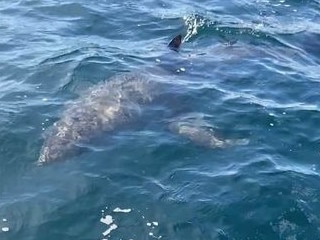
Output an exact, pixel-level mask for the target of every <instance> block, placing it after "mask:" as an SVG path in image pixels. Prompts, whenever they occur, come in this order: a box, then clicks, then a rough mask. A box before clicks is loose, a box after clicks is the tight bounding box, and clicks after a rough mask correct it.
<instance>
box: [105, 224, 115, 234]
mask: <svg viewBox="0 0 320 240" xmlns="http://www.w3.org/2000/svg"><path fill="white" fill-rule="evenodd" d="M117 228H118V226H117V225H116V224H112V225H111V226H110V227H109V228H108V229H107V230H106V231H104V232H103V233H102V235H103V236H107V235H109V234H110V233H111V231H113V230H115V229H117Z"/></svg>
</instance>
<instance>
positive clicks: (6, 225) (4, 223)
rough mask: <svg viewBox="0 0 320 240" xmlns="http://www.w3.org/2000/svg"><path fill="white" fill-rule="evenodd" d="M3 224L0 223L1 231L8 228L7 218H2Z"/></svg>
mask: <svg viewBox="0 0 320 240" xmlns="http://www.w3.org/2000/svg"><path fill="white" fill-rule="evenodd" d="M2 222H3V224H1V225H2V226H1V232H9V230H10V228H9V227H8V224H7V222H8V220H7V219H6V218H2Z"/></svg>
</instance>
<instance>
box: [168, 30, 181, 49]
mask: <svg viewBox="0 0 320 240" xmlns="http://www.w3.org/2000/svg"><path fill="white" fill-rule="evenodd" d="M181 43H182V36H181V34H179V35H178V36H176V37H174V38H173V39H172V40H171V42H170V43H169V44H168V47H169V48H170V49H171V50H173V51H176V52H177V51H178V50H179V47H180V45H181Z"/></svg>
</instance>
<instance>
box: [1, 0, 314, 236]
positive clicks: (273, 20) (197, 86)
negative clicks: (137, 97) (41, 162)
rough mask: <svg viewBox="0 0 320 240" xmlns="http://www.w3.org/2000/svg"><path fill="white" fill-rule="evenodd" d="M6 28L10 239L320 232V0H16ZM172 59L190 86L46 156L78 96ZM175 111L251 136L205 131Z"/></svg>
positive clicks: (4, 127) (5, 209) (4, 193)
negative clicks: (184, 124) (211, 136)
mask: <svg viewBox="0 0 320 240" xmlns="http://www.w3.org/2000/svg"><path fill="white" fill-rule="evenodd" d="M0 32H1V35H0V36H1V37H0V63H1V64H0V239H1V240H11V239H12V240H17V239H20V240H43V239H46V240H56V239H59V240H64V239H66V240H69V239H77V240H80V239H83V240H87V239H88V240H89V239H90V240H91V239H110V240H113V239H122V240H129V239H133V240H141V239H150V240H151V239H170V240H173V239H175V240H180V239H181V240H185V239H190V240H191V239H193V240H195V239H201V240H202V239H203V240H208V239H219V240H229V239H230V240H231V239H232V240H276V239H288V240H295V239H297V240H299V239H308V240H315V239H320V167H319V166H320V130H319V123H320V107H319V100H320V91H319V89H320V70H319V69H320V2H319V0H255V1H254V0H244V1H239V0H231V1H218V0H216V1H212V0H203V1H199V2H197V1H191V0H178V1H168V0H162V1H151V0H142V1H116V0H100V1H98V0H92V1H84V0H78V1H58V0H56V1H54V0H44V1H35V0H19V1H18V0H10V1H9V0H2V1H1V2H0ZM179 33H181V34H183V36H184V43H183V45H182V47H181V49H180V51H179V52H178V53H177V52H173V51H170V50H168V49H167V47H166V45H167V44H168V42H169V41H170V39H171V38H172V37H174V36H175V35H177V34H179ZM161 63H162V64H161ZM156 65H160V66H161V65H162V66H163V67H164V68H166V69H169V71H171V72H172V76H173V77H174V78H173V79H175V82H172V84H173V89H174V85H175V84H176V85H177V86H179V89H184V90H183V91H180V92H175V91H174V90H172V94H171V95H170V94H168V96H169V97H168V98H167V99H165V101H166V104H164V105H163V106H162V108H161V104H160V105H159V108H158V110H155V109H153V110H152V109H151V110H150V111H151V112H149V113H148V112H147V111H146V113H143V116H144V117H142V118H141V119H136V121H135V122H132V123H128V126H125V128H124V129H118V130H117V131H115V132H112V133H106V134H105V135H103V137H102V138H101V139H99V141H95V142H92V143H90V149H89V150H88V151H86V152H85V153H84V154H81V155H78V156H76V157H75V158H73V159H69V160H66V161H61V162H58V163H55V164H49V165H45V166H41V167H39V166H38V165H36V164H35V162H36V160H37V158H38V157H39V152H40V149H41V146H42V144H43V141H44V138H45V136H46V134H48V133H47V132H48V131H49V130H50V126H52V125H53V123H54V122H55V121H57V120H58V119H59V116H61V114H62V112H63V110H64V109H65V107H66V106H68V105H67V103H68V101H72V100H73V99H77V98H78V97H80V98H81V94H82V92H83V90H84V89H87V88H88V87H90V86H94V85H95V84H98V83H99V82H101V81H104V80H106V79H108V78H109V77H111V76H114V75H116V74H119V73H122V72H128V71H131V70H139V69H148V71H152V69H153V66H156ZM160 76H161V75H160ZM170 96H171V97H170ZM168 103H169V104H168ZM168 106H169V107H170V109H163V108H168ZM166 110H168V111H169V112H171V113H172V115H170V114H167V113H166ZM175 113H176V114H183V113H192V114H195V115H201V116H204V118H205V120H206V122H207V123H208V124H210V126H212V128H213V129H214V130H215V132H216V133H217V134H218V135H219V137H220V138H222V139H247V140H248V141H249V142H248V144H246V145H234V146H229V147H226V148H222V149H219V148H218V149H207V148H205V147H203V146H199V145H197V144H193V143H192V142H190V141H189V140H187V139H185V138H183V137H181V136H176V135H174V134H172V133H171V132H170V131H168V129H167V127H166V126H165V124H166V123H167V120H166V118H167V117H169V115H170V117H173V116H174V114H175ZM117 210H118V211H117ZM119 210H120V212H119ZM111 218H112V219H111ZM101 220H102V221H101ZM111 221H112V223H111ZM107 223H109V225H108V224H107ZM108 229H109V231H107V230H108ZM104 235H105V236H104Z"/></svg>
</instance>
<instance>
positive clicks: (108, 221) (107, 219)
mask: <svg viewBox="0 0 320 240" xmlns="http://www.w3.org/2000/svg"><path fill="white" fill-rule="evenodd" d="M100 222H102V223H104V224H107V225H110V224H111V223H113V218H112V216H110V215H106V216H105V217H104V218H103V217H102V218H101V219H100Z"/></svg>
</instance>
